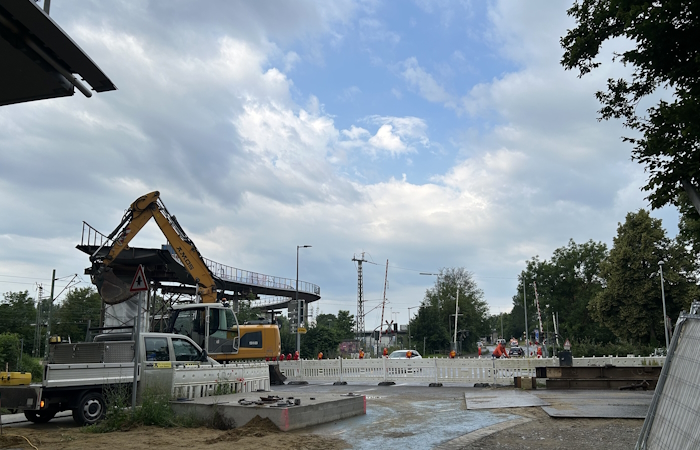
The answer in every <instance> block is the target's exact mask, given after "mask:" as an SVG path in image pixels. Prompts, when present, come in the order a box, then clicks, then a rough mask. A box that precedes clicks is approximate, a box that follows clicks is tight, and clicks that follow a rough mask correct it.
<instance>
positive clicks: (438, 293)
mask: <svg viewBox="0 0 700 450" xmlns="http://www.w3.org/2000/svg"><path fill="white" fill-rule="evenodd" d="M420 274H421V275H430V276H436V277H437V296H438V306H440V274H439V273H428V272H421V273H420Z"/></svg>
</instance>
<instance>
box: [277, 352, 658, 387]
mask: <svg viewBox="0 0 700 450" xmlns="http://www.w3.org/2000/svg"><path fill="white" fill-rule="evenodd" d="M663 362H664V358H663V357H654V358H641V357H630V358H625V357H612V356H610V357H599V358H574V359H573V364H574V366H604V365H606V364H613V365H616V366H623V367H636V366H644V365H663ZM273 364H279V368H280V372H282V374H283V375H284V376H286V377H287V379H288V380H289V381H307V382H312V381H317V382H338V381H339V382H343V381H344V382H347V383H352V382H356V383H362V382H392V381H393V382H395V383H405V382H415V383H497V384H508V383H512V382H513V378H514V377H534V376H535V368H536V367H555V366H558V365H559V360H558V359H557V358H511V359H492V358H488V357H487V358H455V359H449V358H423V359H388V358H369V359H341V358H338V359H323V360H298V361H279V362H278V363H273Z"/></svg>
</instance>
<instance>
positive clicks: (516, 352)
mask: <svg viewBox="0 0 700 450" xmlns="http://www.w3.org/2000/svg"><path fill="white" fill-rule="evenodd" d="M508 355H510V356H525V352H524V351H523V349H522V348H520V347H511V348H510V351H509V352H508Z"/></svg>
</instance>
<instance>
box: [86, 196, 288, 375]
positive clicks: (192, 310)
mask: <svg viewBox="0 0 700 450" xmlns="http://www.w3.org/2000/svg"><path fill="white" fill-rule="evenodd" d="M151 218H153V219H154V220H155V222H156V224H157V225H158V227H159V228H160V229H161V231H162V232H163V234H164V235H165V237H166V239H167V240H168V243H169V244H170V245H171V246H172V248H173V249H174V251H175V254H176V255H177V258H178V259H179V260H180V262H181V263H182V265H183V266H184V268H185V269H186V270H187V272H188V273H189V274H190V275H191V276H192V278H193V279H194V281H195V283H196V288H195V289H196V291H195V296H196V297H199V298H201V303H194V304H187V305H177V306H174V307H173V309H172V310H171V311H170V324H169V330H168V331H169V332H173V333H178V334H185V335H187V336H189V337H190V338H192V339H193V340H194V341H195V342H197V344H199V346H200V347H201V348H203V349H205V350H206V351H207V353H208V354H209V356H210V357H212V358H213V359H215V360H217V361H220V362H227V361H235V360H242V359H273V358H277V357H278V356H279V354H280V351H281V341H280V333H279V328H278V327H277V325H275V324H260V325H239V324H238V320H237V318H236V315H235V313H234V312H233V309H232V308H231V307H230V306H229V305H228V303H226V302H221V301H219V293H218V292H217V288H216V282H215V281H214V277H213V275H212V273H211V271H210V270H209V268H208V267H207V265H206V263H205V262H204V259H203V258H202V255H201V254H200V253H199V250H197V247H196V246H195V245H194V242H192V240H191V239H190V238H189V237H188V236H187V234H186V233H185V231H184V230H183V229H182V227H181V226H180V224H179V223H178V222H177V219H176V218H175V216H173V215H171V214H170V213H169V212H168V210H167V209H166V208H165V205H164V204H163V202H162V200H161V199H160V193H159V192H158V191H154V192H151V193H148V194H146V195H144V196H141V197H139V198H138V199H136V201H135V202H133V203H132V204H131V206H130V207H129V209H128V210H127V211H126V213H125V214H124V217H123V218H122V221H121V223H120V224H119V225H118V226H117V228H115V229H114V231H112V233H111V234H110V235H109V236H107V240H106V241H105V242H104V243H103V245H102V246H100V247H99V248H98V249H97V250H96V251H95V252H94V253H93V254H92V255H91V256H90V261H91V263H92V275H91V277H92V282H93V284H95V285H96V286H97V290H98V292H99V293H100V296H101V297H102V299H103V301H104V302H105V303H107V304H111V305H114V304H117V303H120V302H123V301H125V300H127V299H128V298H130V297H132V296H133V295H134V294H133V293H131V292H130V289H129V285H128V284H127V283H124V282H123V281H121V280H120V279H119V278H118V277H117V276H116V275H114V273H113V270H112V268H111V267H110V264H111V263H113V262H114V261H115V259H116V258H117V256H118V255H119V254H120V253H121V252H122V251H124V250H125V249H127V248H128V245H129V242H131V240H132V239H133V238H134V237H135V236H136V234H137V233H138V232H139V231H140V230H141V229H142V228H143V227H144V226H145V225H146V223H148V221H149V220H150V219H151ZM105 246H108V248H109V252H108V253H107V254H106V255H104V256H101V257H100V256H98V254H99V253H101V250H102V249H103V248H105ZM102 254H104V253H103V252H102Z"/></svg>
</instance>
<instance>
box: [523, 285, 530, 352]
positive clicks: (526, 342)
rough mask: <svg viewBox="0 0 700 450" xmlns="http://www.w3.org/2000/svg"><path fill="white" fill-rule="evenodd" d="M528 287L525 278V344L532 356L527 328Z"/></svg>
mask: <svg viewBox="0 0 700 450" xmlns="http://www.w3.org/2000/svg"><path fill="white" fill-rule="evenodd" d="M526 289H527V283H525V278H523V306H524V307H525V345H526V346H527V357H528V358H529V357H530V332H529V331H528V329H527V294H526V293H525V290H526Z"/></svg>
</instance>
